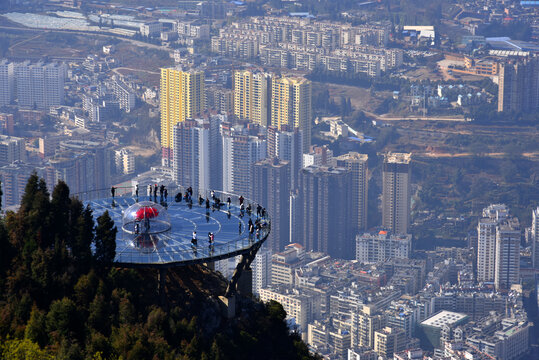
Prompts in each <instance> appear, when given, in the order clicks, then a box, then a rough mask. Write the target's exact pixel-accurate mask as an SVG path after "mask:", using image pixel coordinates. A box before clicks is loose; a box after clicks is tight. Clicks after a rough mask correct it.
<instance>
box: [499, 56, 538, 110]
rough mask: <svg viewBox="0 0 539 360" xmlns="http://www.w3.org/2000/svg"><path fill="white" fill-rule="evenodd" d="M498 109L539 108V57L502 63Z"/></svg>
mask: <svg viewBox="0 0 539 360" xmlns="http://www.w3.org/2000/svg"><path fill="white" fill-rule="evenodd" d="M498 78H499V80H498V111H516V112H534V111H535V112H536V111H538V110H539V57H533V58H527V59H524V60H509V61H507V62H506V63H502V64H500V75H499V76H498Z"/></svg>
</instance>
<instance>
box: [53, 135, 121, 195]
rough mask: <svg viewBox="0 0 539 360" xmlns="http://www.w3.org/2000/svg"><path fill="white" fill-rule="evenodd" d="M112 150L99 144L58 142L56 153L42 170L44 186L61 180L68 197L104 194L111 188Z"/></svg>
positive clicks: (85, 141)
mask: <svg viewBox="0 0 539 360" xmlns="http://www.w3.org/2000/svg"><path fill="white" fill-rule="evenodd" d="M112 160H113V158H112V151H111V149H110V148H109V145H108V144H106V143H102V142H99V141H88V140H69V141H62V142H60V150H59V151H58V152H57V153H56V155H55V156H54V157H52V158H50V159H49V161H48V166H47V168H46V178H45V180H46V181H47V184H48V185H49V186H50V187H51V188H54V186H55V185H56V184H57V183H58V181H59V180H62V181H64V182H65V183H66V184H67V185H68V186H69V189H70V190H71V193H72V194H80V197H81V198H82V199H88V198H97V197H100V196H105V195H106V194H108V189H109V188H110V185H111V182H110V181H111V180H110V179H111V176H110V174H111V165H112V164H113V161H112Z"/></svg>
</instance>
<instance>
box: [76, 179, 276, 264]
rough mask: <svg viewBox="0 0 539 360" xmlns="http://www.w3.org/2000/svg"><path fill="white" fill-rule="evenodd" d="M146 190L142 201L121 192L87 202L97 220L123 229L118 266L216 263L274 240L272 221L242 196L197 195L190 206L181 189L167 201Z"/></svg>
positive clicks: (119, 236)
mask: <svg viewBox="0 0 539 360" xmlns="http://www.w3.org/2000/svg"><path fill="white" fill-rule="evenodd" d="M147 186H148V185H146V186H142V185H141V186H140V189H141V190H140V192H139V196H138V198H137V197H136V196H134V194H133V193H134V188H133V190H132V191H131V189H130V188H122V189H119V190H124V191H122V193H124V194H123V195H121V196H115V197H114V198H112V197H107V198H98V199H95V200H85V201H84V203H85V204H88V205H90V207H91V208H92V210H93V215H94V218H95V219H97V217H99V216H101V215H102V214H103V213H104V212H105V211H108V212H109V214H110V216H111V218H112V220H113V221H114V223H115V225H116V227H117V229H118V234H117V236H116V257H115V259H114V261H115V262H116V263H118V264H121V265H123V266H128V267H174V266H182V265H190V264H197V263H205V262H213V261H216V260H222V259H226V258H230V257H233V256H236V255H242V254H245V253H248V252H249V251H250V250H251V249H252V248H253V247H257V246H260V244H261V243H263V242H264V241H265V240H266V239H267V237H268V235H269V232H270V228H271V222H270V219H269V217H268V216H267V214H265V216H262V214H260V215H257V204H256V203H255V202H253V201H251V200H248V199H244V200H243V208H242V207H240V199H239V196H237V195H233V194H228V193H222V192H218V191H215V192H214V198H212V197H211V194H210V192H209V191H208V192H204V193H201V194H197V193H196V192H194V193H193V196H192V197H191V201H189V199H188V198H187V197H186V196H185V194H186V190H185V189H183V188H181V187H175V188H173V189H171V188H167V191H168V198H167V199H166V200H165V198H164V197H161V196H160V193H159V191H158V192H157V195H156V196H154V195H153V192H152V195H150V196H148V195H146V194H147V192H146V188H147ZM126 190H127V193H128V194H125V193H126ZM100 192H101V193H103V191H100ZM118 192H119V191H117V193H118ZM142 193H144V195H142ZM179 193H181V194H182V196H181V201H178V200H180V199H179V197H178V196H177V195H178V194H179ZM84 197H86V198H88V197H91V195H89V194H84ZM200 197H201V199H202V202H200ZM228 198H230V206H229V205H228V202H227V200H228ZM206 199H208V201H206ZM219 202H220V205H219ZM249 204H250V205H251V211H249V208H248V206H249ZM250 222H251V223H252V224H253V226H252V227H250ZM250 228H251V229H252V230H251V231H249V229H250ZM194 232H196V238H197V241H196V242H193V233H194ZM210 233H211V234H213V241H212V242H210V236H209V234H210Z"/></svg>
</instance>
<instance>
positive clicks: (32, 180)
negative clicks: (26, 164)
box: [21, 172, 39, 212]
mask: <svg viewBox="0 0 539 360" xmlns="http://www.w3.org/2000/svg"><path fill="white" fill-rule="evenodd" d="M38 182H39V177H38V176H37V174H36V173H35V172H33V173H32V175H30V177H29V178H28V182H27V183H26V187H25V188H24V195H23V196H22V199H21V210H22V211H23V212H26V211H28V210H29V209H30V208H31V207H32V201H33V199H34V197H35V195H36V193H37V189H38Z"/></svg>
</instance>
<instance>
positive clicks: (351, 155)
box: [336, 151, 369, 161]
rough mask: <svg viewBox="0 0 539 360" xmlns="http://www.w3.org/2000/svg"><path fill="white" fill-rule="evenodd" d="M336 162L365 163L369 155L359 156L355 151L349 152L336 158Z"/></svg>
mask: <svg viewBox="0 0 539 360" xmlns="http://www.w3.org/2000/svg"><path fill="white" fill-rule="evenodd" d="M336 159H337V160H357V161H367V160H369V155H367V154H360V153H357V152H355V151H351V152H349V153H348V154H343V155H340V156H337V157H336Z"/></svg>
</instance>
